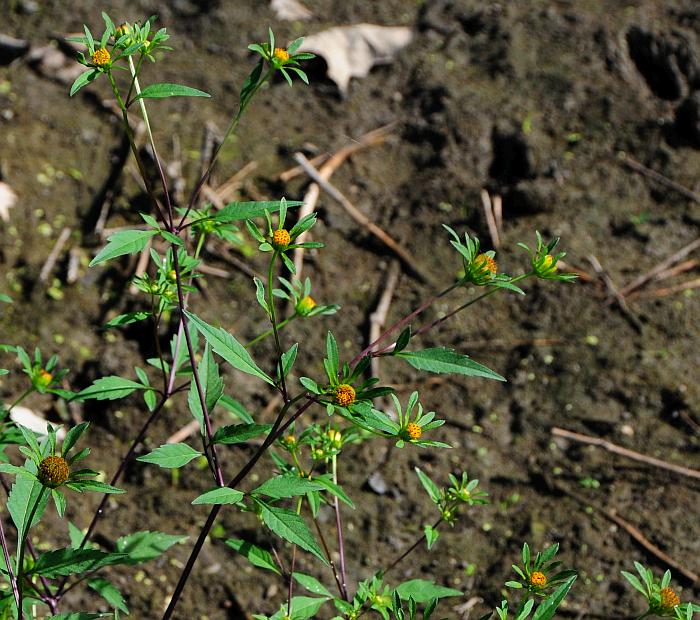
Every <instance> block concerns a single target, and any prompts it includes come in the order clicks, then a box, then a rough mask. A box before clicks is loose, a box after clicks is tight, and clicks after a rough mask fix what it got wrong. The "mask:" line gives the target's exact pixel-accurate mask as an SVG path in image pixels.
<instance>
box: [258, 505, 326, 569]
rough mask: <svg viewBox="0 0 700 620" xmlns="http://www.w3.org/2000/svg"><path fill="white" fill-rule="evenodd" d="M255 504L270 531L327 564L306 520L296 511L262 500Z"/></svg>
mask: <svg viewBox="0 0 700 620" xmlns="http://www.w3.org/2000/svg"><path fill="white" fill-rule="evenodd" d="M257 504H258V505H259V506H260V508H261V510H260V516H261V517H262V520H263V522H264V523H265V525H266V526H267V527H268V528H270V530H271V531H272V532H274V533H275V534H277V536H279V537H280V538H283V539H284V540H286V541H287V542H290V543H292V544H293V545H297V546H298V547H301V548H302V549H304V550H305V551H308V552H309V553H312V554H313V555H315V556H316V557H317V558H318V559H319V560H321V561H322V562H323V563H324V564H326V565H328V560H326V558H325V556H324V555H323V552H322V551H321V548H320V547H319V546H318V543H317V542H316V539H315V538H314V535H313V534H312V533H311V530H310V529H309V526H308V525H306V521H304V519H302V518H301V517H300V516H299V515H298V514H297V513H296V512H293V511H292V510H287V509H286V508H278V507H276V506H268V505H267V504H264V503H263V502H257Z"/></svg>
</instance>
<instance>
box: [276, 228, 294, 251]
mask: <svg viewBox="0 0 700 620" xmlns="http://www.w3.org/2000/svg"><path fill="white" fill-rule="evenodd" d="M291 240H292V238H291V237H290V236H289V232H288V231H286V230H285V229H284V228H278V229H277V230H276V231H275V232H274V233H272V244H273V245H275V246H277V247H278V248H286V247H287V246H288V245H289V243H290V242H291Z"/></svg>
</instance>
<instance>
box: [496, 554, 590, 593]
mask: <svg viewBox="0 0 700 620" xmlns="http://www.w3.org/2000/svg"><path fill="white" fill-rule="evenodd" d="M558 551H559V545H558V544H554V545H552V546H551V547H548V548H547V549H545V550H544V551H541V552H538V553H537V554H536V555H535V557H534V558H532V557H531V554H530V547H529V545H528V544H527V543H525V544H524V545H523V551H522V560H523V566H522V567H520V566H517V565H516V564H513V570H514V571H515V573H516V574H517V575H518V577H519V580H518V581H508V582H506V586H508V587H509V588H515V589H525V590H527V591H528V593H529V594H533V595H535V596H542V597H544V596H547V595H548V594H549V593H550V592H551V591H552V590H554V589H556V588H558V587H559V586H561V585H562V584H563V583H564V582H566V581H567V580H568V579H570V578H571V577H572V576H574V575H575V574H576V571H574V570H559V567H560V566H561V562H559V561H555V559H554V558H555V557H556V555H557V552H558Z"/></svg>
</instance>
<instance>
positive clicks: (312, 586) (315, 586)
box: [294, 573, 333, 598]
mask: <svg viewBox="0 0 700 620" xmlns="http://www.w3.org/2000/svg"><path fill="white" fill-rule="evenodd" d="M294 579H296V580H297V581H298V582H299V583H300V584H301V585H302V587H304V588H306V589H307V590H308V591H309V592H312V593H313V594H320V595H321V596H326V597H328V598H333V595H332V594H331V593H330V592H329V591H328V589H327V588H326V586H324V585H323V584H322V583H321V582H320V581H319V580H318V579H316V577H312V576H311V575H305V574H304V573H294Z"/></svg>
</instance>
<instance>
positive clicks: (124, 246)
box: [90, 230, 158, 267]
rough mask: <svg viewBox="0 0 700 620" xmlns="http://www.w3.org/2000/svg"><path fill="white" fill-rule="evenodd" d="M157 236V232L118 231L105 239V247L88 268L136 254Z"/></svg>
mask: <svg viewBox="0 0 700 620" xmlns="http://www.w3.org/2000/svg"><path fill="white" fill-rule="evenodd" d="M157 234H158V231H157V230H119V231H117V232H115V233H112V234H111V235H110V236H109V237H108V238H107V245H106V246H105V247H103V248H102V250H100V252H99V254H98V255H97V256H95V258H93V259H92V261H90V267H94V266H95V265H99V264H100V263H104V262H105V261H108V260H111V259H113V258H116V257H117V256H124V255H125V254H136V253H137V252H140V251H141V250H143V249H144V248H145V247H146V245H147V244H148V240H149V239H150V238H151V237H153V236H154V235H157Z"/></svg>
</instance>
